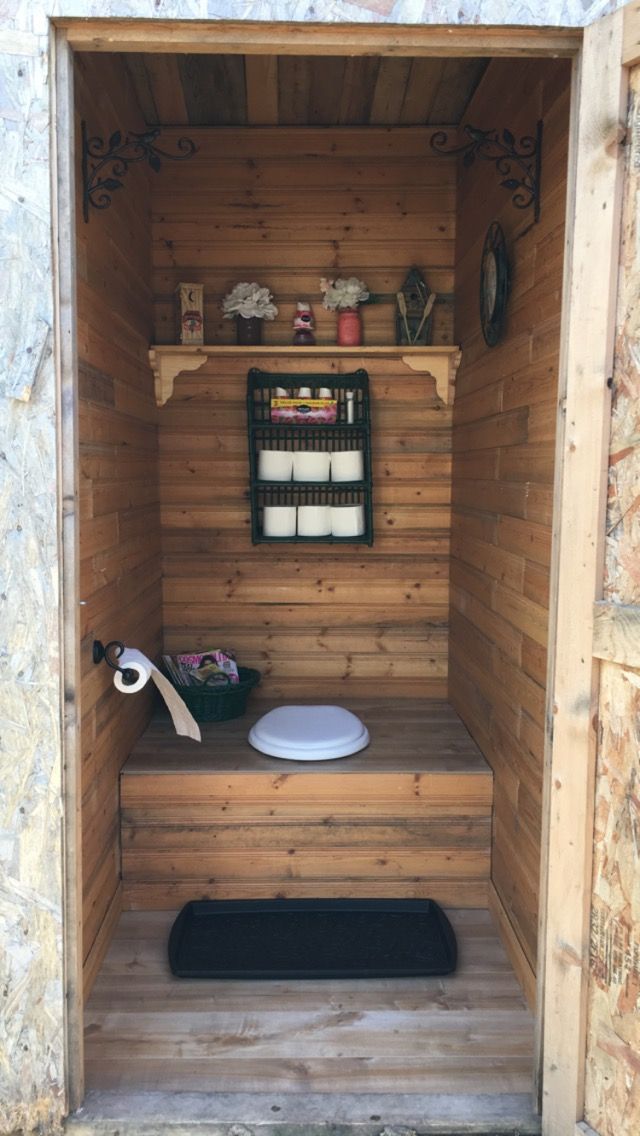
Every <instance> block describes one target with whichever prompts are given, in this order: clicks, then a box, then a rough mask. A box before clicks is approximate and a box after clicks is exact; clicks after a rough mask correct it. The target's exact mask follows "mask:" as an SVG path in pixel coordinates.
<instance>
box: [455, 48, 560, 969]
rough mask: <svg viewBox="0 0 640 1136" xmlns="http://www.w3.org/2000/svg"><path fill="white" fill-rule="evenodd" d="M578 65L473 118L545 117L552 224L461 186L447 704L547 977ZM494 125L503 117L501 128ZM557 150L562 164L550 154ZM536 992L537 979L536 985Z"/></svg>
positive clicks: (515, 904) (525, 936)
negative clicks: (554, 634)
mask: <svg viewBox="0 0 640 1136" xmlns="http://www.w3.org/2000/svg"><path fill="white" fill-rule="evenodd" d="M569 77H570V71H569V68H568V67H567V66H566V64H564V63H561V62H560V63H559V62H547V63H544V64H542V65H541V66H535V67H533V66H532V64H531V63H530V62H522V63H521V64H517V65H516V64H514V63H511V62H507V61H499V60H493V61H492V62H491V63H490V65H489V67H488V69H487V72H486V73H485V76H484V78H483V80H482V82H481V84H480V86H479V88H478V90H477V92H476V95H475V97H474V100H473V103H472V105H471V107H470V108H469V111H468V115H469V117H470V120H471V121H473V122H474V123H477V124H478V125H479V126H483V125H485V124H486V126H487V127H489V126H490V125H493V119H494V118H495V105H496V103H499V104H500V105H501V106H502V107H503V108H504V116H505V118H508V119H509V129H510V130H512V131H513V133H514V134H515V135H516V136H517V137H521V136H522V135H525V134H529V133H532V131H533V127H534V124H535V122H536V120H537V119H539V118H541V119H542V120H543V122H544V148H545V167H544V168H545V175H544V188H543V194H542V202H541V216H540V221H539V223H538V224H537V225H532V224H531V221H532V218H531V217H530V216H529V211H526V210H525V211H523V212H519V211H518V210H515V209H514V208H513V206H512V205H511V201H510V195H509V194H508V193H506V192H505V190H504V189H502V188H501V187H500V186H499V184H498V181H499V179H498V178H497V177H496V173H495V169H494V168H493V166H491V165H485V164H484V163H483V167H484V168H478V166H477V165H474V166H473V167H472V168H470V169H466V170H465V169H463V170H461V174H460V180H459V184H458V194H459V197H458V244H457V265H456V297H457V301H458V302H457V307H456V336H457V338H458V340H459V342H460V343H461V345H462V364H461V367H460V370H459V373H458V380H457V385H456V402H455V406H454V434H453V438H454V440H453V449H454V458H453V485H452V501H453V529H452V533H453V536H452V558H453V559H452V568H451V580H452V596H451V602H452V614H451V642H450V652H451V666H450V697H451V700H452V702H453V704H454V705H455V707H456V709H457V710H458V712H459V713H460V715H461V717H462V719H463V721H464V722H465V723H466V725H467V726H468V728H469V729H470V731H471V733H472V734H473V736H474V737H475V739H476V741H477V742H478V744H479V745H480V746H481V748H482V750H483V752H484V753H485V755H486V756H487V759H488V761H489V762H490V764H491V765H492V768H493V771H494V777H495V794H496V796H495V819H494V831H493V867H492V880H493V885H494V886H495V889H496V893H497V897H498V899H499V902H500V904H501V905H502V908H503V911H504V913H505V915H506V918H508V919H509V920H511V922H512V924H513V926H512V935H513V937H514V941H515V942H516V943H518V944H519V945H520V948H521V949H522V950H523V951H524V956H525V964H526V967H527V968H528V970H529V971H535V966H536V938H537V922H538V878H539V858H540V840H541V814H540V788H541V779H542V766H543V745H544V735H543V727H544V705H545V678H546V676H545V661H546V654H545V650H546V643H547V636H548V621H549V614H548V606H549V564H550V547H551V513H550V502H551V490H552V482H553V464H554V463H553V434H554V426H555V418H556V388H557V373H558V353H559V343H560V340H559V334H560V319H559V317H560V301H561V289H562V256H561V255H560V250H561V247H562V241H563V231H564V197H565V189H566V162H567V145H568V112H569ZM489 119H491V122H489ZM550 154H553V160H549V156H550ZM494 219H498V220H499V221H500V223H501V225H502V226H503V228H504V231H505V233H506V239H507V245H508V248H509V255H510V260H511V267H512V290H511V294H510V297H509V305H508V314H507V325H506V330H505V333H504V336H503V339H502V340H501V342H500V343H499V345H498V346H497V347H494V348H492V349H489V348H487V347H486V345H485V343H484V340H483V338H482V334H481V330H480V326H479V316H478V299H477V296H478V277H479V264H480V253H481V249H482V241H483V238H484V234H485V232H486V229H487V228H488V225H489V223H490V222H491V221H493V220H494ZM529 988H530V982H529Z"/></svg>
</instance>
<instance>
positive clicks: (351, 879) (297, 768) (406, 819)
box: [121, 700, 492, 910]
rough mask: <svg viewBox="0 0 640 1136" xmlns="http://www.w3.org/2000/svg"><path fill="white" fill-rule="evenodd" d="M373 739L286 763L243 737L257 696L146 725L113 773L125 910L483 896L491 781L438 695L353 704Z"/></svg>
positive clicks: (455, 900)
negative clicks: (220, 712)
mask: <svg viewBox="0 0 640 1136" xmlns="http://www.w3.org/2000/svg"><path fill="white" fill-rule="evenodd" d="M349 708H350V709H352V710H353V711H354V712H355V713H357V714H358V715H359V716H360V717H361V718H362V719H363V721H364V722H365V724H366V725H367V726H368V728H369V731H370V733H371V737H372V742H371V745H370V746H369V747H368V748H367V749H366V750H364V751H362V752H361V753H359V754H354V755H353V756H352V757H349V758H343V759H341V760H340V761H329V762H318V763H312V762H290V761H286V762H285V761H281V760H278V759H275V758H267V757H264V756H263V755H261V754H258V753H256V751H255V750H253V749H252V748H251V747H250V746H249V744H248V743H247V741H246V735H247V733H248V730H249V728H250V726H251V725H252V723H253V721H254V720H255V719H256V718H257V717H258V716H259V715H260V714H261V713H263V712H264V710H265V707H264V705H261V706H260V709H259V710H254V711H253V713H248V714H247V715H245V716H244V717H242V718H239V719H235V720H233V721H231V722H222V723H211V724H208V725H206V726H204V727H203V741H202V744H201V745H197V743H193V742H190V741H188V740H186V739H182V738H177V737H176V735H175V734H174V733H172V731H171V729H170V723H169V721H168V719H163V718H158V719H157V720H155V721H154V722H153V723H152V725H151V726H150V727H149V729H148V730H147V731H146V733H145V734H144V735H143V737H142V738H141V739H140V741H139V743H138V744H137V746H136V748H135V750H134V752H133V753H132V755H131V757H130V758H129V761H128V762H127V764H126V765H125V767H124V770H123V772H122V776H121V818H122V875H123V888H124V905H125V907H127V908H131V909H150V910H153V909H155V910H160V909H170V908H176V907H178V906H180V905H181V904H182V903H184V902H186V901H187V900H189V899H195V898H205V897H207V898H209V897H210V898H220V899H222V898H225V899H227V898H236V899H240V898H250V897H255V898H264V897H277V896H281V897H299V896H398V897H401V896H430V897H431V898H433V899H436V900H438V902H440V903H443V904H445V905H447V906H457V907H479V906H482V905H483V904H485V903H486V899H487V884H488V879H489V871H490V837H491V804H492V777H491V771H490V769H489V767H488V765H487V764H486V762H485V760H484V758H483V757H482V755H481V754H480V752H479V750H478V749H477V747H476V746H475V744H474V743H473V741H472V740H471V738H470V736H469V734H468V733H467V731H466V730H465V728H464V726H463V725H462V724H461V722H460V720H459V719H458V718H457V715H456V714H455V712H454V711H453V710H452V709H451V707H449V706H448V705H447V704H446V703H440V702H435V703H429V702H426V701H424V700H421V701H413V700H407V701H404V702H400V703H398V702H397V701H393V702H388V703H386V704H385V703H381V702H379V701H378V702H376V701H373V700H369V701H364V700H358V701H350V702H349Z"/></svg>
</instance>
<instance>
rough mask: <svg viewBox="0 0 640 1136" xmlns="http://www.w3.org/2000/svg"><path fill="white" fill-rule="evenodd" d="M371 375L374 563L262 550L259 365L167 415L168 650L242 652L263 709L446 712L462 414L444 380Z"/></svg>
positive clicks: (318, 550) (303, 365)
mask: <svg viewBox="0 0 640 1136" xmlns="http://www.w3.org/2000/svg"><path fill="white" fill-rule="evenodd" d="M255 361H256V360H253V362H255ZM271 362H272V365H273V368H274V369H280V368H282V369H287V368H288V369H289V370H292V369H294V368H295V367H297V368H298V370H299V371H302V370H304V369H306V370H308V371H313V370H317V363H318V361H317V360H315V361H314V360H312V359H307V360H306V361H305V360H304V359H302V360H301V361H300V363H297V362H292V360H291V359H290V358H286V357H283V358H282V359H275V360H272V361H271ZM367 362H368V364H370V366H369V371H370V377H371V385H372V388H373V389H372V417H373V428H372V453H373V479H374V528H375V542H374V545H373V547H372V548H367V547H364V546H362V545H351V546H349V545H346V546H339V547H338V546H336V547H333V548H332V547H331V546H329V545H317V544H307V545H301V544H291V545H269V544H258V545H255V546H253V545H252V544H251V527H250V510H249V502H248V499H247V485H248V458H247V436H246V412H245V385H246V371H247V367H248V366H250V365H251V363H252V359H251V358H250V357H248V358H239V359H238V360H231V361H229V360H225V361H224V363H221V362H219V363H218V368H216V365H215V363H213V362H210V363H209V364H208V365H207V367H206V369H205V368H203V369H202V370H201V371H199V372H197V374H195V375H185V376H184V377H182V378H181V379H180V380H179V381H178V383H177V384H176V392H175V394H174V396H173V398H172V399H171V400H170V401H169V402H168V403H167V404H166V406H165V407H163V409H162V412H161V417H160V483H161V497H162V530H163V548H164V635H165V647H166V649H167V650H170V651H177V650H185V649H190V648H194V647H201V648H207V647H215V646H218V645H222V646H224V645H227V646H229V647H232V648H234V649H235V650H236V651H237V653H238V658H239V660H240V662H242V663H243V664H245V665H248V666H255V667H258V669H259V670H260V671H262V674H263V682H262V684H261V686H260V687H259V688H258V690H257V691H256V692H254V694H255V696H257V697H261V696H263V697H265V698H289V699H291V698H294V697H303V696H309V697H317V695H318V693H319V691H320V690H321V692H322V695H323V697H326V698H333V697H338V696H342V697H347V696H348V695H349V694H352V695H363V696H365V695H368V694H369V695H370V694H372V693H373V691H374V690H378V691H379V693H380V694H381V695H383V696H391V695H395V696H401V697H418V696H420V695H424V696H429V697H433V698H443V697H446V676H447V616H448V595H449V581H448V576H449V524H450V503H449V498H450V466H451V453H450V445H451V412H450V410H449V409H447V408H445V407H443V406H442V404H441V403H440V402H439V400H438V399H437V397H436V396H435V393H434V383H433V380H432V379H429V378H426V377H424V376H419V375H415V374H413V375H411V374H409V373H405V374H404V375H402V374H399V373H398V371H397V367H398V364H395V370H394V364H393V363H392V362H390V361H389V360H376V361H375V362H374V361H373V360H368V361H367ZM334 366H337V367H338V369H339V370H342V369H343V365H342V364H340V365H338V364H334ZM400 366H401V365H400ZM319 684H321V685H319Z"/></svg>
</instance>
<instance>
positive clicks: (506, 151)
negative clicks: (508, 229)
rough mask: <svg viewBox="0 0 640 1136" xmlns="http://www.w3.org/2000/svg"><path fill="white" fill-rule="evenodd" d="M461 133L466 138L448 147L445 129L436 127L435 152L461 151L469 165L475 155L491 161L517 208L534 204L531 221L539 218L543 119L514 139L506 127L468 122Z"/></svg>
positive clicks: (474, 158)
mask: <svg viewBox="0 0 640 1136" xmlns="http://www.w3.org/2000/svg"><path fill="white" fill-rule="evenodd" d="M464 134H466V135H467V138H468V141H467V142H464V143H463V144H462V145H461V146H453V147H451V148H450V149H447V142H448V140H449V136H448V134H447V132H446V130H437V131H436V132H435V134H433V135H432V136H431V148H432V149H433V150H435V152H436V154H442V155H444V156H446V157H449V155H451V154H463V155H464V157H463V159H462V161H463V164H464V165H465V166H472V165H473V163H474V162H475V160H476V158H479V159H483V160H484V161H487V162H494V163H495V167H496V170H497V171H498V174H499V175H500V177H501V178H502V181H501V182H500V185H501V186H502V187H503V189H510V190H511V191H512V193H513V196H512V198H511V201H512V204H513V205H514V206H515V208H516V209H529V208H530V206H533V218H534V221H539V220H540V177H541V174H542V121H541V120H540V121H539V122H537V123H536V132H535V134H534V135H525V136H524V137H523V138H520V139H519V140H516V138H515V135H513V134H512V132H511V131H510V130H507V129H506V127H505V128H504V129H503V130H480V128H479V127H477V126H470V125H467V126H465V127H464Z"/></svg>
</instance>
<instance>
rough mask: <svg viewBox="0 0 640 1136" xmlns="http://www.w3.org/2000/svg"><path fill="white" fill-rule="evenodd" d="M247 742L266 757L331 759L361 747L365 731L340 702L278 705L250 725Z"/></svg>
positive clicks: (346, 754)
mask: <svg viewBox="0 0 640 1136" xmlns="http://www.w3.org/2000/svg"><path fill="white" fill-rule="evenodd" d="M249 742H250V743H251V745H252V746H253V747H254V749H257V750H259V751H260V753H266V754H268V756H269V757H284V758H287V759H288V760H289V761H332V760H333V759H334V758H336V757H349V755H350V754H352V753H358V751H359V750H361V749H364V747H365V746H367V745H368V744H369V731H368V730H367V727H366V726H365V725H364V723H363V722H361V721H360V719H359V718H358V717H356V715H355V714H352V713H351V711H350V710H344V709H343V707H342V706H278V707H276V709H275V710H269V712H268V713H267V714H264V715H263V716H262V718H259V719H258V721H257V722H256V723H255V725H254V726H252V727H251V730H250V731H249Z"/></svg>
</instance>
